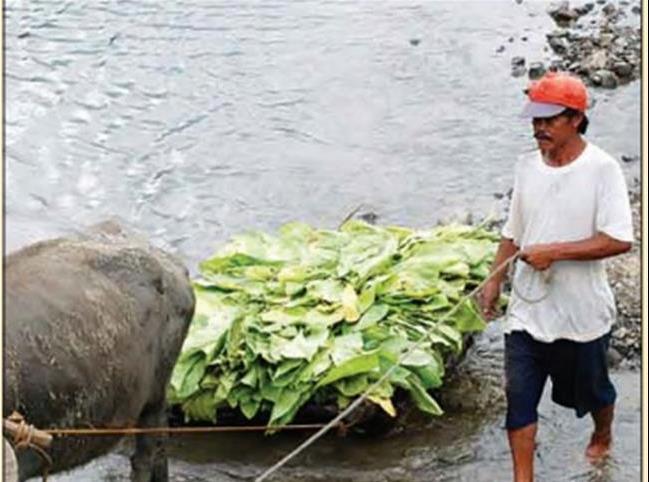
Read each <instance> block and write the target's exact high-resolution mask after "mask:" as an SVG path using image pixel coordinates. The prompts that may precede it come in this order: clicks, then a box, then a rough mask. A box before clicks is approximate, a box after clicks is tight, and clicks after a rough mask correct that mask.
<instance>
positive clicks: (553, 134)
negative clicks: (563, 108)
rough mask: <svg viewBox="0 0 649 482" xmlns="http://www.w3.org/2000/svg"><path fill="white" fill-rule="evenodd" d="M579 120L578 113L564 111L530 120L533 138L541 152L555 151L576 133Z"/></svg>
mask: <svg viewBox="0 0 649 482" xmlns="http://www.w3.org/2000/svg"><path fill="white" fill-rule="evenodd" d="M580 122H581V116H580V115H574V116H570V115H567V114H564V113H561V114H557V115H555V116H552V117H535V118H534V120H533V121H532V125H533V127H534V138H535V139H536V142H537V143H538V146H539V149H540V150H541V152H552V151H555V150H556V149H558V148H560V147H561V146H563V145H564V144H565V143H566V142H567V141H568V140H569V139H570V138H572V137H573V136H576V135H578V128H579V123H580Z"/></svg>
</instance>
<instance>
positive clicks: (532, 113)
mask: <svg viewBox="0 0 649 482" xmlns="http://www.w3.org/2000/svg"><path fill="white" fill-rule="evenodd" d="M527 97H528V98H529V101H528V103H527V104H526V105H525V108H524V109H523V112H522V114H521V115H522V116H523V117H553V116H555V115H557V114H560V113H561V112H563V111H564V110H565V109H566V108H570V109H575V110H577V111H580V112H584V113H585V112H586V108H587V107H588V91H587V90H586V86H585V85H584V83H583V82H582V81H581V79H580V78H578V77H575V76H573V75H570V74H567V73H563V72H548V73H547V74H545V75H544V76H543V77H541V78H540V79H539V80H538V81H536V82H532V83H530V84H529V86H528V88H527Z"/></svg>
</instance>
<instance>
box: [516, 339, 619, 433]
mask: <svg viewBox="0 0 649 482" xmlns="http://www.w3.org/2000/svg"><path fill="white" fill-rule="evenodd" d="M609 338H610V333H608V334H606V335H604V336H602V337H600V338H597V339H596V340H593V341H589V342H585V343H580V342H576V341H571V340H556V341H554V342H552V343H543V342H540V341H537V340H535V339H534V338H532V337H531V336H530V335H529V334H528V333H526V332H524V331H513V332H511V333H509V334H507V335H505V393H506V395H507V420H506V424H505V425H506V427H507V429H508V430H513V429H517V428H521V427H524V426H526V425H529V424H531V423H535V422H536V421H537V419H538V413H537V408H538V405H539V401H540V399H541V394H542V393H543V387H544V386H545V381H546V380H547V378H548V376H549V377H550V379H551V380H552V400H553V401H554V402H555V403H558V404H559V405H563V406H564V407H568V408H574V409H575V412H576V413H577V417H583V416H584V415H586V414H587V413H589V412H592V411H595V410H598V409H600V408H602V407H605V406H607V405H611V404H613V403H614V402H615V397H616V393H615V388H614V387H613V384H612V383H611V380H610V379H609V377H608V368H607V357H606V352H607V350H608V344H609Z"/></svg>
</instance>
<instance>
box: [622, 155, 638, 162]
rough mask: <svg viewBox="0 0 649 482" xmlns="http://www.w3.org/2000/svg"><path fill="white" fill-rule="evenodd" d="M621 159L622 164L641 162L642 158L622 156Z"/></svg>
mask: <svg viewBox="0 0 649 482" xmlns="http://www.w3.org/2000/svg"><path fill="white" fill-rule="evenodd" d="M621 159H622V162H636V161H639V160H640V156H627V155H622V157H621Z"/></svg>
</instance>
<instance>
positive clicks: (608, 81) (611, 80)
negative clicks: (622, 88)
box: [590, 69, 619, 89]
mask: <svg viewBox="0 0 649 482" xmlns="http://www.w3.org/2000/svg"><path fill="white" fill-rule="evenodd" d="M590 80H591V82H592V83H593V84H594V85H596V86H599V87H603V88H605V89H615V88H616V87H617V86H618V84H619V81H618V78H617V76H616V75H615V74H614V73H613V72H611V71H610V70H606V69H601V70H598V71H596V72H595V73H593V74H591V75H590Z"/></svg>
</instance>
